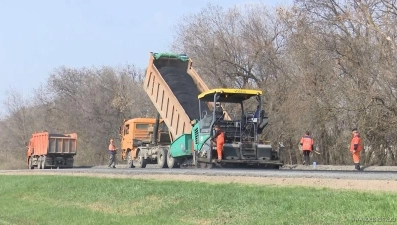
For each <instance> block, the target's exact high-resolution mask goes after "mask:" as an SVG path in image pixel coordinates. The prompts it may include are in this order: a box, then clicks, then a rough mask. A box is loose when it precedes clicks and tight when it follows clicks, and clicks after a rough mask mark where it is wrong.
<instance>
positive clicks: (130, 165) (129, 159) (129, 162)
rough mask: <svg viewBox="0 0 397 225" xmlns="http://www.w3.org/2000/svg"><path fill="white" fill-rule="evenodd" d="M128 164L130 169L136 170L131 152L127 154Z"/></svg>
mask: <svg viewBox="0 0 397 225" xmlns="http://www.w3.org/2000/svg"><path fill="white" fill-rule="evenodd" d="M127 163H128V168H134V161H133V160H132V158H131V151H128V153H127Z"/></svg>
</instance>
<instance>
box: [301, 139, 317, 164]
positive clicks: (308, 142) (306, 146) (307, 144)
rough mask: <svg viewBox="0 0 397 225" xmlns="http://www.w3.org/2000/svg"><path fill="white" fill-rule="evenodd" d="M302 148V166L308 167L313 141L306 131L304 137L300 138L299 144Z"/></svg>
mask: <svg viewBox="0 0 397 225" xmlns="http://www.w3.org/2000/svg"><path fill="white" fill-rule="evenodd" d="M299 144H300V145H301V146H302V151H303V157H304V161H303V164H304V165H306V166H308V165H310V153H311V152H312V150H313V144H314V140H313V138H312V137H310V133H309V131H306V133H305V135H304V136H303V137H302V138H301V141H300V143H299Z"/></svg>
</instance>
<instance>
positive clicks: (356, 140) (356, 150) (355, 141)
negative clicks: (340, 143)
mask: <svg viewBox="0 0 397 225" xmlns="http://www.w3.org/2000/svg"><path fill="white" fill-rule="evenodd" d="M352 135H353V137H352V140H351V141H350V152H351V154H352V156H353V161H354V168H355V169H356V170H360V152H361V150H362V149H363V146H362V144H361V138H360V135H359V134H358V131H357V128H354V129H353V130H352Z"/></svg>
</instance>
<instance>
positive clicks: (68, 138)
mask: <svg viewBox="0 0 397 225" xmlns="http://www.w3.org/2000/svg"><path fill="white" fill-rule="evenodd" d="M26 147H27V153H26V161H27V164H28V168H29V169H33V168H34V167H35V166H37V168H38V169H45V168H52V167H59V168H72V167H73V162H74V159H73V157H74V156H75V155H76V153H77V134H76V133H72V134H50V133H48V132H41V133H34V134H32V138H31V139H30V140H29V142H28V143H27V146H26Z"/></svg>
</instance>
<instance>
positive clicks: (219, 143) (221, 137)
mask: <svg viewBox="0 0 397 225" xmlns="http://www.w3.org/2000/svg"><path fill="white" fill-rule="evenodd" d="M211 140H212V141H214V142H215V143H216V153H217V155H218V162H221V161H222V150H223V145H224V144H225V132H224V131H222V130H221V127H220V126H219V125H218V124H217V125H215V134H214V135H213V136H212V137H211Z"/></svg>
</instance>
